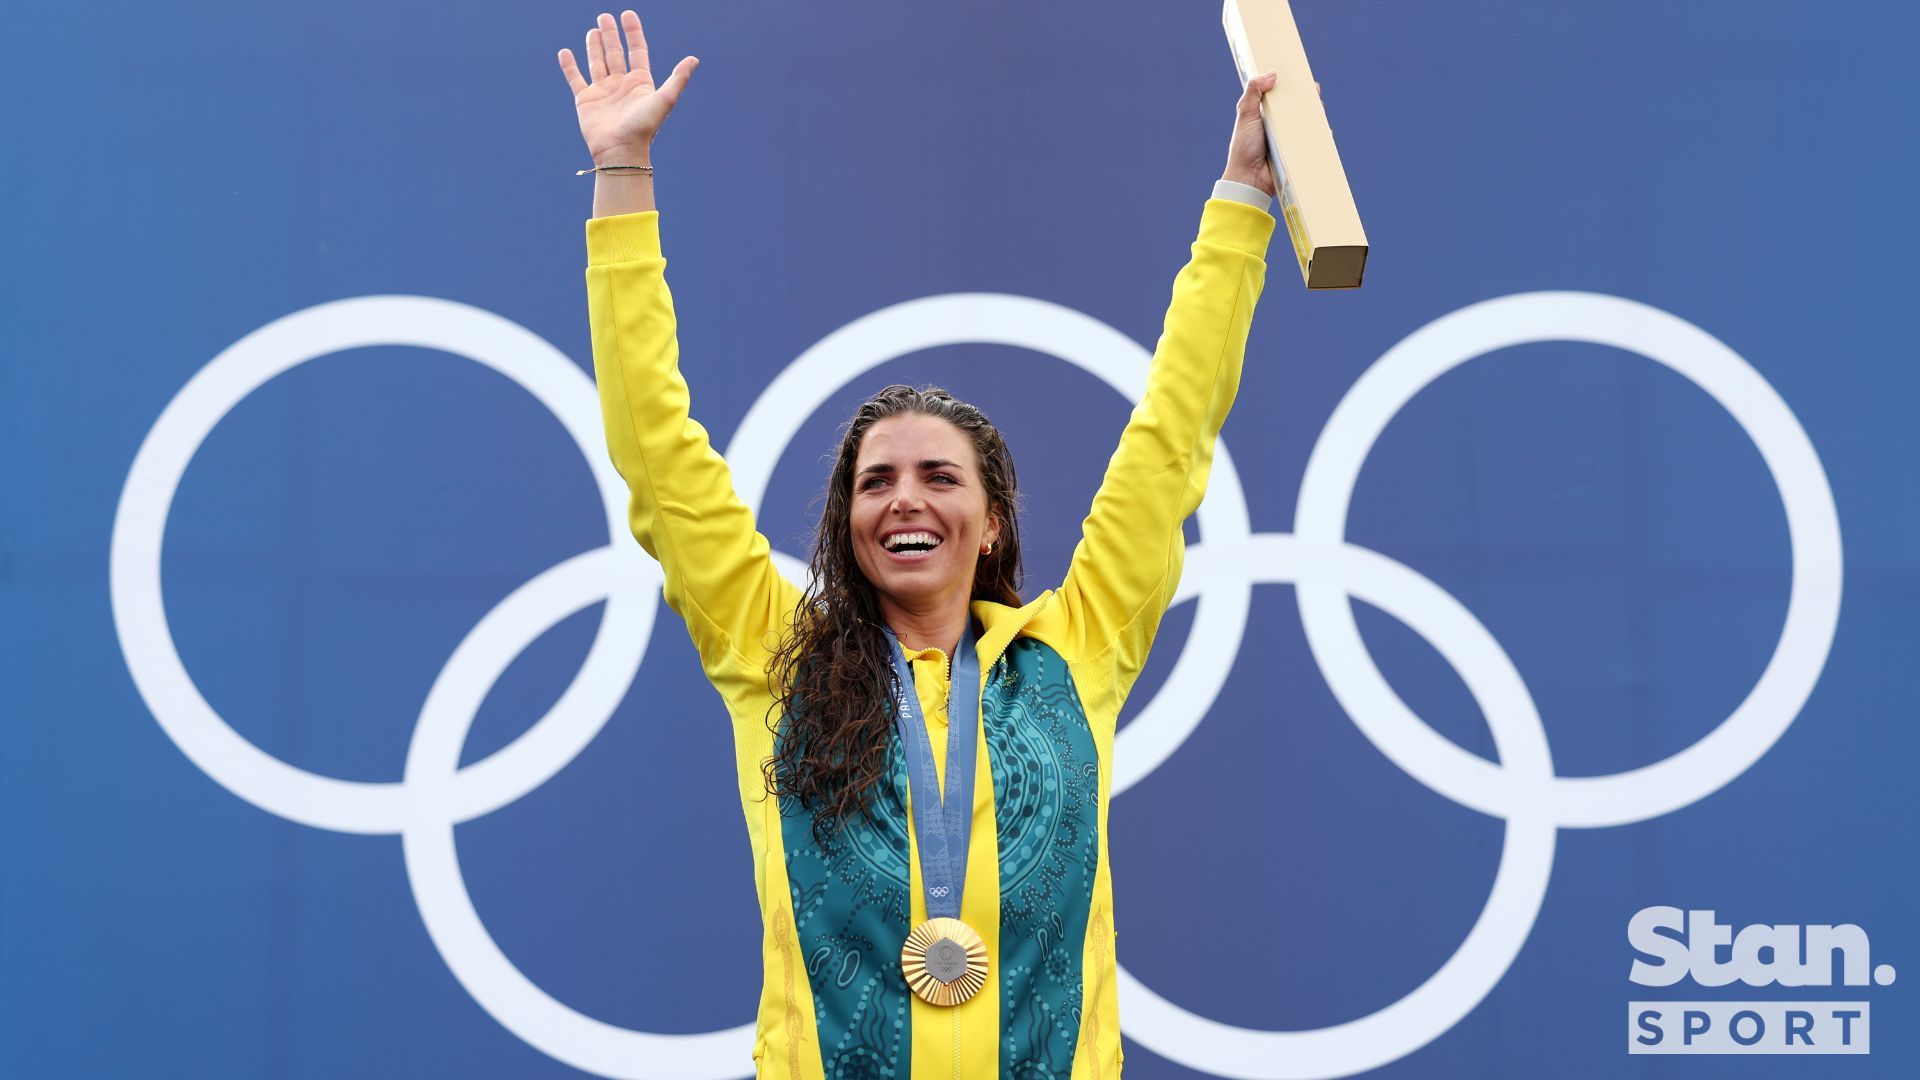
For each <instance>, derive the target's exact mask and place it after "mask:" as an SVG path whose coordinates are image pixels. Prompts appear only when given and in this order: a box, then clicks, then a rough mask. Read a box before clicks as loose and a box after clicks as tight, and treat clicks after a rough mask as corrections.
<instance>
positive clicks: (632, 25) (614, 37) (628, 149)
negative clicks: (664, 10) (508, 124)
mask: <svg viewBox="0 0 1920 1080" xmlns="http://www.w3.org/2000/svg"><path fill="white" fill-rule="evenodd" d="M620 20H621V22H622V23H623V24H624V27H625V30H626V46H625V47H624V48H623V47H622V46H621V43H620V30H619V29H618V28H616V27H615V26H614V23H613V16H612V15H609V14H607V13H605V12H602V13H601V15H600V19H599V23H598V25H596V26H595V27H594V28H593V29H591V30H589V31H587V44H586V50H585V51H586V56H587V70H588V72H589V73H590V74H591V75H592V77H593V81H592V82H588V81H587V80H586V79H585V78H583V77H582V76H581V74H580V67H579V65H578V64H576V63H575V62H574V59H573V52H572V50H569V49H561V50H560V70H561V72H562V73H563V74H565V75H566V77H567V85H568V86H571V87H572V88H573V107H574V110H575V111H576V112H578V113H579V116H580V136H581V138H583V139H585V140H586V141H587V153H589V154H591V155H592V156H593V159H594V160H595V161H596V162H598V161H602V160H603V159H605V158H607V157H609V156H631V155H635V154H644V153H646V152H647V148H648V147H649V145H650V144H651V143H652V142H653V137H654V135H655V134H657V133H658V132H659V131H660V125H661V123H663V122H664V121H665V120H666V118H667V114H668V113H670V112H672V111H673V106H674V103H675V102H677V101H679V100H680V92H681V91H682V90H685V89H686V86H687V80H688V79H689V78H690V77H692V75H693V69H694V68H696V67H699V66H700V59H699V57H695V56H689V57H687V58H685V59H684V60H681V61H680V63H679V64H678V65H676V66H675V67H674V69H673V73H672V74H671V75H669V76H667V81H666V82H665V83H663V84H661V85H660V86H659V87H655V86H654V84H653V72H652V70H651V69H650V68H649V67H648V65H647V39H646V35H644V34H642V33H641V32H640V16H639V15H637V14H635V13H634V12H632V11H624V12H621V13H620Z"/></svg>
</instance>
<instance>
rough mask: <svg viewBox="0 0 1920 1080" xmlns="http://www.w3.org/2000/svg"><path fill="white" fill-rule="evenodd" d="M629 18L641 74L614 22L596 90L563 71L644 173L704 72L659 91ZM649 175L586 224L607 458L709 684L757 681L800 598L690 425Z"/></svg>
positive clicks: (616, 194) (606, 151)
mask: <svg viewBox="0 0 1920 1080" xmlns="http://www.w3.org/2000/svg"><path fill="white" fill-rule="evenodd" d="M624 18H625V21H626V31H627V40H628V42H629V50H628V51H629V53H630V55H631V57H632V60H633V66H632V68H631V69H630V70H629V69H628V68H627V62H626V58H625V57H620V56H618V54H620V53H621V49H620V47H619V37H618V35H617V34H615V33H614V32H613V25H612V17H611V16H609V15H602V16H601V17H600V25H599V26H598V27H596V28H595V30H594V31H593V32H590V33H589V34H588V35H587V53H588V63H589V66H590V70H591V71H592V73H593V75H594V78H595V81H594V83H592V84H591V85H589V84H586V83H585V82H584V81H582V80H580V79H579V71H578V69H577V68H575V67H574V64H573V57H572V55H571V54H569V53H567V52H565V51H562V52H561V54H560V64H561V68H562V69H563V70H564V71H566V72H567V73H568V82H569V83H571V84H573V86H574V100H575V103H576V105H577V106H578V107H579V111H580V117H581V120H580V128H581V133H582V135H584V136H586V138H587V145H588V148H589V150H590V152H591V153H592V154H593V156H594V159H595V161H597V162H602V163H609V164H644V163H646V161H647V160H648V157H647V154H646V150H647V148H648V147H649V146H650V145H651V142H652V138H653V135H654V133H655V132H656V131H657V130H658V128H659V124H660V121H661V120H662V119H664V118H665V116H666V113H667V111H669V110H671V109H672V107H673V106H672V102H673V100H674V99H677V97H678V96H679V91H680V89H681V88H683V87H685V85H686V81H687V75H688V74H689V73H691V71H692V70H693V64H694V63H695V62H696V61H693V58H691V57H689V58H688V59H687V60H683V61H682V62H681V64H680V66H679V67H678V68H676V69H675V70H674V74H673V76H672V77H671V78H669V79H668V80H667V83H666V84H665V85H664V86H662V87H661V88H660V89H659V90H657V91H656V90H654V89H653V88H652V80H651V78H650V77H648V76H647V71H646V43H645V39H644V38H643V37H641V35H640V20H639V17H638V16H637V15H635V14H634V13H633V12H631V11H629V12H625V13H624ZM602 42H606V43H608V47H607V48H606V49H605V50H602V49H601V43H602ZM616 68H618V70H615V69H616ZM602 88H604V89H602ZM596 90H600V91H601V92H600V93H598V94H596ZM616 157H618V158H620V159H621V160H618V161H616V160H614V159H615V158H616ZM636 175H638V176H644V174H618V173H616V174H607V173H599V174H596V176H597V177H600V179H599V180H598V182H597V187H596V192H595V198H594V217H593V219H592V220H590V221H588V222H587V310H588V317H589V322H590V324H591V327H592V334H593V371H594V378H595V380H596V382H597V383H598V384H599V388H600V410H601V418H602V420H603V421H604V422H605V424H606V431H607V449H608V451H609V453H610V454H611V455H612V458H613V463H614V465H615V467H617V468H618V469H619V470H620V475H621V476H622V477H623V478H625V480H626V482H627V489H628V491H629V492H630V493H631V498H630V500H629V502H628V524H629V525H630V526H631V528H632V529H633V535H634V537H635V538H636V539H638V540H639V541H640V544H641V546H642V547H644V548H646V550H647V552H648V553H649V554H651V555H652V556H653V557H654V558H656V559H658V560H659V561H660V565H661V567H662V569H664V570H665V571H666V599H667V603H668V604H669V605H670V606H671V607H672V608H673V609H674V610H675V611H676V612H678V613H679V614H680V615H681V617H682V618H684V619H685V620H686V621H687V628H688V630H689V631H690V632H691V633H692V636H693V639H694V643H695V644H696V645H697V646H698V647H699V649H700V656H701V661H702V663H703V665H704V666H705V667H706V669H707V672H708V674H709V675H718V674H720V673H721V671H722V670H723V669H728V668H737V667H738V666H739V662H740V661H745V663H746V665H747V669H746V670H744V671H737V672H735V673H736V674H737V675H741V676H745V677H753V676H756V675H761V674H763V673H764V670H765V660H766V657H767V655H768V653H767V650H768V648H769V647H770V646H771V645H772V643H773V635H775V634H777V633H779V632H780V630H781V629H782V628H783V626H784V620H785V618H786V615H787V613H788V612H789V611H791V610H792V608H793V606H794V604H796V603H797V602H798V601H799V590H797V589H795V588H794V587H793V586H792V585H791V584H790V583H788V582H787V580H786V579H785V578H783V577H781V576H780V573H779V571H778V570H776V569H775V567H774V564H773V559H772V549H771V547H770V546H769V545H768V543H767V540H766V538H765V537H764V536H762V535H761V534H760V533H759V532H758V531H757V530H756V529H755V527H754V521H753V513H752V511H750V510H749V509H748V508H747V507H746V505H745V504H744V503H742V502H741V501H740V498H739V496H737V495H736V494H735V493H734V490H733V480H732V476H731V474H730V473H729V471H728V469H727V464H726V462H725V461H724V460H722V459H721V457H720V455H719V454H718V453H716V452H715V451H714V449H713V446H712V444H711V442H710V441H709V440H708V438H707V432H706V429H704V428H702V427H701V426H700V425H699V424H698V423H696V422H695V421H694V420H693V419H692V417H691V415H690V413H689V405H688V393H687V382H686V379H684V378H683V377H682V376H681V374H680V368H679V357H680V346H679V338H678V334H677V332H676V323H675V318H674V311H673V296H672V294H671V293H670V292H669V291H668V289H667V282H666V265H667V264H666V259H665V257H664V256H663V255H662V254H661V250H660V214H659V212H658V211H657V210H655V209H654V208H653V197H652V187H653V185H652V183H651V182H650V181H649V180H637V179H635V176H636ZM641 203H644V205H640V204H641Z"/></svg>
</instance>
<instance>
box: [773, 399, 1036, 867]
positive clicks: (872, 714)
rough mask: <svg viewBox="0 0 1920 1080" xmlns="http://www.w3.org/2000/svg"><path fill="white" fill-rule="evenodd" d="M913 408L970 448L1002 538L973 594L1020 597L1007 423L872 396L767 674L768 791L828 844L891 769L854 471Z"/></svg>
mask: <svg viewBox="0 0 1920 1080" xmlns="http://www.w3.org/2000/svg"><path fill="white" fill-rule="evenodd" d="M907 414H918V415H921V416H934V417H938V418H940V419H942V420H945V421H947V422H948V423H950V424H952V425H953V426H954V427H957V428H959V429H960V431H961V433H962V434H964V435H966V436H967V438H968V439H969V441H971V442H972V443H973V450H974V454H975V456H976V457H977V458H978V459H979V465H980V468H979V472H980V476H981V478H982V482H983V486H984V487H985V489H986V496H987V513H988V514H989V515H990V516H991V517H994V518H997V519H998V520H999V522H1000V536H999V538H998V539H997V540H996V541H995V542H994V545H993V551H992V553H991V554H988V555H982V556H980V557H979V564H978V565H977V566H976V567H975V569H974V576H973V593H972V596H971V599H973V600H993V601H996V602H998V603H1002V604H1006V605H1008V606H1010V607H1019V606H1020V604H1021V600H1020V592H1019V589H1020V576H1021V575H1020V529H1019V526H1018V516H1017V511H1018V506H1019V491H1020V488H1019V483H1018V482H1017V480H1016V479H1015V477H1014V471H1013V455H1012V454H1010V453H1009V452H1008V451H1007V443H1006V440H1005V439H1003V438H1001V436H1000V430H999V429H998V428H996V427H994V426H993V423H992V422H991V421H989V420H988V419H987V416H986V414H985V413H983V412H981V411H980V410H979V409H977V408H975V407H974V406H972V405H969V404H967V403H966V402H964V401H960V400H958V399H956V398H954V397H953V396H952V395H951V394H949V393H947V392H946V391H945V390H942V389H940V388H939V387H937V386H928V387H922V388H920V389H918V390H916V389H914V388H913V387H911V386H903V385H898V384H896V385H893V386H889V387H887V388H886V389H885V390H882V391H880V392H879V393H878V394H875V395H874V396H873V397H871V398H869V399H867V401H866V402H865V403H864V404H862V405H861V406H860V408H859V409H858V410H856V411H855V412H854V414H853V418H852V419H851V420H849V421H847V423H846V425H845V426H844V427H843V428H842V429H841V435H840V449H839V452H838V453H837V455H836V456H835V459H834V463H833V471H832V472H831V473H830V474H829V475H828V477H827V489H826V493H825V494H824V496H823V497H822V498H823V500H824V506H823V507H822V509H821V512H820V521H819V524H818V526H817V527H816V529H815V531H814V538H813V559H812V562H811V573H810V574H809V576H808V582H807V588H806V592H805V594H804V597H803V599H802V600H801V602H800V604H799V605H798V606H797V607H795V609H794V614H793V621H792V624H791V625H790V626H789V627H788V628H787V631H786V632H785V633H784V634H783V635H782V637H781V640H780V644H779V647H778V648H777V649H776V650H775V652H774V656H773V661H772V664H771V666H770V667H769V669H768V676H769V678H770V680H771V685H772V689H773V692H774V695H775V699H774V703H773V706H772V708H771V709H770V710H769V712H768V714H767V722H768V724H769V725H770V726H772V727H773V728H774V730H775V731H776V733H777V735H778V738H776V740H775V752H774V755H773V757H771V758H769V759H768V760H767V761H766V763H765V765H764V766H763V771H764V773H765V774H766V782H767V791H768V792H769V793H773V794H776V795H777V796H778V797H780V798H781V799H782V800H783V805H782V810H783V812H786V811H789V810H791V809H798V810H808V811H811V812H812V813H813V833H814V838H815V840H817V841H818V842H820V843H822V844H824V843H826V841H827V838H828V837H829V836H831V835H832V833H833V832H834V830H835V829H837V828H838V827H839V826H840V825H841V824H843V823H845V822H847V821H849V820H851V819H852V818H853V817H854V816H855V815H860V816H862V817H867V816H868V804H869V800H870V798H871V795H872V792H873V788H874V786H875V785H876V784H878V783H879V782H880V781H881V779H882V778H883V777H884V776H885V775H886V773H887V734H888V731H889V729H891V728H892V726H893V723H894V720H893V715H892V712H891V710H890V708H889V705H888V702H889V698H890V696H891V695H890V692H889V691H890V688H891V687H892V685H893V657H892V655H891V653H890V652H889V649H890V646H889V645H888V642H887V636H886V632H885V629H884V627H883V624H882V622H881V618H880V603H879V598H878V595H877V593H876V592H875V591H874V587H873V585H872V583H870V582H869V581H868V580H867V577H866V575H865V574H864V573H862V572H861V570H860V564H859V563H858V562H857V561H855V559H854V554H853V527H852V506H853V470H854V462H855V460H856V459H857V458H858V457H859V454H860V440H861V437H862V436H864V435H865V434H866V433H867V431H868V429H870V428H872V427H873V425H874V424H876V423H879V422H880V421H882V420H885V419H887V418H888V417H892V416H902V415H907Z"/></svg>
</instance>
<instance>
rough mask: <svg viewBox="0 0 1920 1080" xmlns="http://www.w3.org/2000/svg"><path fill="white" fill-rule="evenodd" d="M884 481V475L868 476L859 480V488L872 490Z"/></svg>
mask: <svg viewBox="0 0 1920 1080" xmlns="http://www.w3.org/2000/svg"><path fill="white" fill-rule="evenodd" d="M885 482H886V477H884V476H869V477H867V478H866V479H865V480H862V481H861V482H860V490H861V491H872V490H873V489H874V488H876V487H879V486H880V485H881V484H883V483H885Z"/></svg>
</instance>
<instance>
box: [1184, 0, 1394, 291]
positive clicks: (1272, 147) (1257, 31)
mask: <svg viewBox="0 0 1920 1080" xmlns="http://www.w3.org/2000/svg"><path fill="white" fill-rule="evenodd" d="M1220 18H1221V22H1222V23H1223V24H1224V25H1225V26H1226V29H1227V47H1228V48H1230V49H1232V50H1233V62H1234V66H1235V67H1237V68H1238V69H1239V71H1240V86H1241V87H1242V88H1243V89H1244V88H1245V87H1246V85H1247V80H1248V79H1251V78H1253V77H1254V76H1255V75H1258V74H1260V73H1261V72H1263V71H1272V72H1274V73H1275V76H1276V77H1275V78H1274V82H1273V89H1271V90H1269V91H1267V92H1266V94H1265V95H1263V96H1262V97H1261V99H1260V115H1261V117H1262V118H1263V119H1264V120H1265V121H1266V125H1267V154H1268V157H1269V159H1270V161H1271V163H1272V167H1273V176H1274V181H1275V184H1276V186H1277V187H1278V189H1279V192H1280V214H1281V217H1282V218H1283V219H1285V221H1286V223H1287V235H1288V236H1290V237H1291V238H1292V239H1293V253H1294V255H1295V256H1296V257H1297V258H1298V259H1299V260H1300V276H1301V277H1302V278H1305V279H1306V282H1307V288H1309V289H1357V288H1359V287H1360V276H1361V274H1362V273H1363V272H1364V271H1365V270H1366V268H1367V234H1366V232H1365V230H1363V229H1361V227H1360V211H1359V210H1358V209H1357V208H1356V207H1355V206H1354V205H1353V190H1352V189H1351V188H1349V187H1347V171H1346V170H1345V169H1343V168H1341V167H1340V152H1339V151H1338V150H1336V149H1334V146H1333V129H1332V128H1331V127H1329V126H1327V111H1326V109H1324V108H1322V107H1321V105H1320V95H1319V94H1318V93H1317V92H1315V90H1314V86H1313V70H1312V69H1311V68H1309V67H1308V66H1307V49H1306V46H1305V45H1302V44H1301V43H1300V29H1299V27H1297V26H1295V25H1294V22H1293V9H1292V8H1290V7H1288V6H1287V0H1225V8H1224V9H1223V10H1222V12H1221V16H1220Z"/></svg>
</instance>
